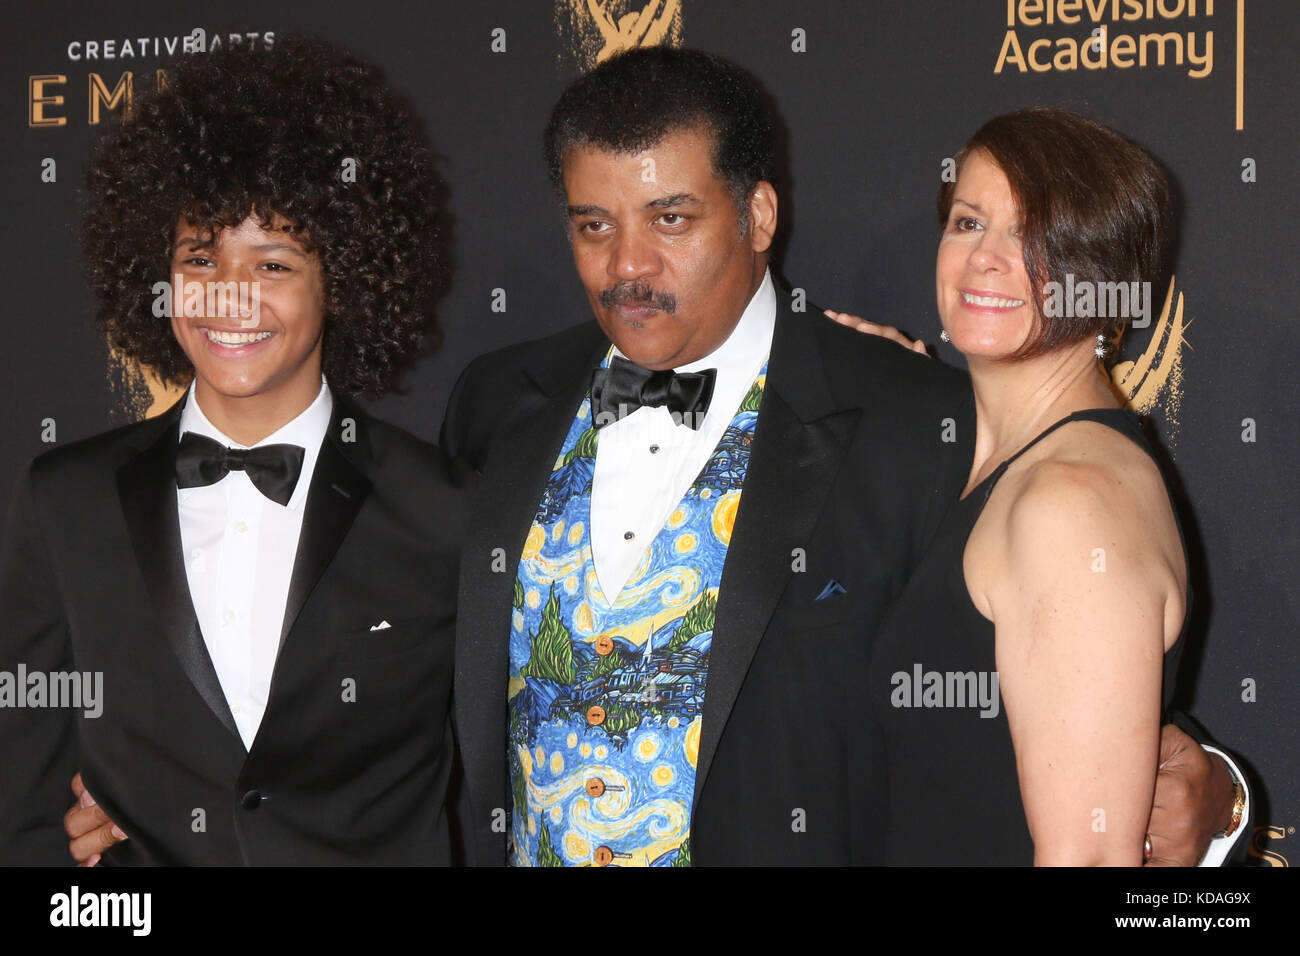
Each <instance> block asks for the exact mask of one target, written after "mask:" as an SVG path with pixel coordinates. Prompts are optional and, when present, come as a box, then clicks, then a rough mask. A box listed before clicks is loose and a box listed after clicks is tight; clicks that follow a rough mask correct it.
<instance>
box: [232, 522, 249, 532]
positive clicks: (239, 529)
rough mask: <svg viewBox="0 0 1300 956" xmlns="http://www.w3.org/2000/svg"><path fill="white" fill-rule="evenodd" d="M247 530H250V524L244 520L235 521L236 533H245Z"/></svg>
mask: <svg viewBox="0 0 1300 956" xmlns="http://www.w3.org/2000/svg"><path fill="white" fill-rule="evenodd" d="M247 530H248V525H246V524H245V523H244V522H242V521H236V522H235V533H236V534H243V533H244V532H245V531H247Z"/></svg>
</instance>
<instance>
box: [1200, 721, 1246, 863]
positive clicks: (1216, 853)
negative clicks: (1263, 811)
mask: <svg viewBox="0 0 1300 956" xmlns="http://www.w3.org/2000/svg"><path fill="white" fill-rule="evenodd" d="M1201 748H1202V749H1203V750H1205V752H1206V753H1212V754H1218V755H1219V756H1220V757H1222V758H1223V762H1224V763H1226V764H1227V765H1228V770H1229V771H1230V772H1231V773H1232V776H1233V778H1234V779H1235V780H1236V781H1237V782H1238V783H1240V784H1241V789H1242V792H1243V793H1245V795H1246V805H1245V807H1244V808H1243V809H1242V812H1241V825H1240V826H1238V827H1237V829H1236V832H1234V833H1233V834H1232V835H1231V836H1217V837H1213V838H1211V840H1210V848H1209V849H1208V850H1206V851H1205V856H1204V857H1203V858H1202V859H1201V862H1200V863H1199V864H1197V865H1198V866H1223V861H1224V860H1226V859H1227V858H1228V855H1229V854H1230V853H1232V848H1233V847H1234V846H1236V845H1237V841H1238V840H1240V839H1241V837H1242V834H1244V833H1245V832H1246V822H1247V821H1248V820H1249V819H1250V785H1249V784H1248V783H1246V775H1245V774H1243V773H1242V772H1241V771H1240V770H1239V769H1238V768H1237V765H1236V764H1235V763H1233V762H1232V758H1231V757H1229V756H1228V755H1227V754H1226V753H1224V752H1223V751H1222V750H1220V749H1219V748H1218V747H1211V746H1209V745H1208V744H1201Z"/></svg>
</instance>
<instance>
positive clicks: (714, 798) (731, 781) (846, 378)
mask: <svg viewBox="0 0 1300 956" xmlns="http://www.w3.org/2000/svg"><path fill="white" fill-rule="evenodd" d="M608 348H609V341H608V339H606V337H605V336H604V335H603V333H602V332H601V330H600V328H599V326H598V325H597V324H596V323H595V322H588V323H586V324H585V325H580V326H577V327H575V328H572V329H569V330H567V331H565V332H561V333H559V334H557V335H553V336H550V337H549V338H544V339H540V340H538V341H535V342H528V343H524V344H521V345H515V346H511V347H509V348H506V349H503V350H501V351H498V352H494V353H491V354H489V355H485V356H483V357H481V358H479V359H477V360H475V361H474V362H473V363H471V365H470V366H469V367H468V368H467V369H466V370H465V372H464V373H463V375H462V376H461V379H460V381H459V382H458V383H457V385H456V388H455V389H454V391H453V395H452V397H451V400H450V402H449V405H448V409H447V414H446V418H445V420H444V423H443V430H442V438H441V440H440V444H441V446H442V448H443V449H444V451H446V452H447V453H448V454H449V455H452V456H456V457H459V458H461V459H463V460H464V462H466V463H467V464H468V465H469V466H471V467H472V468H474V469H475V470H476V471H478V472H479V473H480V474H481V480H480V483H479V489H478V493H477V495H476V503H475V506H474V517H473V520H472V521H471V524H470V530H469V532H468V534H469V537H468V539H467V544H466V548H465V551H464V555H463V560H462V568H461V586H460V619H459V624H458V632H457V640H456V689H455V694H456V718H457V722H458V727H459V733H460V743H461V756H462V759H463V762H464V768H465V779H466V784H467V788H468V790H467V794H466V797H467V811H466V813H467V829H468V839H469V841H470V847H471V851H472V854H473V856H472V860H473V862H476V863H480V864H489V865H499V864H502V863H504V861H505V856H506V849H505V813H504V812H503V811H504V808H506V807H507V806H508V802H507V801H508V796H507V791H508V780H507V771H506V757H507V752H506V746H507V744H506V680H507V676H508V673H507V669H508V635H509V629H510V614H511V600H512V594H513V585H514V579H515V574H516V570H517V566H518V561H519V558H520V554H521V552H522V550H523V545H524V539H525V536H526V535H527V533H528V529H529V527H530V525H531V523H532V520H533V517H534V514H535V511H536V508H537V504H538V500H539V498H540V497H541V494H542V489H543V486H544V484H545V481H546V479H547V477H548V476H549V474H550V472H551V468H552V466H553V464H554V462H555V459H556V456H557V454H558V452H559V449H560V446H561V443H562V441H563V439H564V436H565V433H566V431H567V429H568V428H569V426H570V424H571V423H572V421H573V417H574V415H575V414H576V412H577V409H578V405H579V403H580V401H581V400H582V398H583V396H584V395H585V394H586V392H587V389H588V387H589V385H590V383H591V373H592V370H593V369H594V368H595V367H596V366H597V365H598V363H599V362H600V359H601V358H602V357H603V355H604V354H605V351H606V350H607V349H608ZM973 420H974V410H973V398H972V394H971V390H970V382H969V378H967V376H966V375H965V374H964V373H962V372H958V371H956V370H954V369H952V368H949V367H945V366H944V365H942V364H940V363H938V362H936V361H933V360H930V359H927V358H924V357H922V356H919V355H916V354H915V353H912V352H909V351H908V350H906V349H903V348H901V347H899V346H898V345H897V344H895V343H893V342H889V341H886V340H884V339H881V338H878V337H876V336H871V335H863V334H861V333H858V332H855V331H852V330H850V329H847V328H845V327H843V326H840V325H837V324H835V323H833V322H830V321H829V320H827V319H826V318H824V317H823V316H822V315H821V314H820V312H817V313H803V312H796V311H793V309H792V305H791V300H790V299H789V298H788V297H784V296H778V303H777V318H776V328H775V332H774V338H773V343H772V352H771V357H770V360H769V363H768V372H767V384H766V387H765V390H764V392H763V399H762V405H761V407H760V410H759V418H758V424H757V430H756V433H755V436H754V442H753V445H752V449H751V457H750V463H749V470H748V474H747V476H746V479H745V486H744V493H743V495H742V497H741V504H740V509H739V512H738V514H737V516H736V521H735V526H734V529H733V532H732V538H731V544H730V549H729V551H728V554H727V561H726V565H725V568H724V570H723V577H722V579H721V582H720V594H719V603H718V609H717V623H716V626H715V629H714V635H713V644H712V651H711V657H710V664H709V675H708V693H707V694H706V695H705V700H704V709H703V724H702V729H701V739H700V745H699V757H698V763H697V775H696V780H695V794H694V804H693V816H692V822H691V849H692V856H693V860H694V862H695V863H697V864H704V865H708V864H744V865H749V864H760V865H761V864H840V863H853V862H873V861H875V860H877V859H879V839H880V833H881V824H882V819H883V804H882V790H881V783H882V781H881V779H880V774H879V770H880V762H879V754H878V744H877V743H876V742H875V741H876V740H877V739H878V738H877V736H876V735H875V734H874V732H872V731H871V729H870V728H869V726H868V725H869V724H870V714H869V707H868V702H867V700H866V696H865V695H866V692H867V683H866V681H867V665H868V661H869V657H870V650H871V639H872V636H873V635H874V633H875V631H876V627H877V625H878V624H879V623H880V620H881V618H882V615H883V614H884V612H885V610H886V608H887V607H888V606H889V604H890V603H891V601H892V600H893V598H894V597H895V596H896V595H897V593H898V592H899V591H900V590H901V588H902V586H903V584H904V583H905V582H906V580H907V578H908V575H909V574H910V572H911V569H912V566H913V564H914V562H915V560H916V559H917V557H918V556H919V554H920V553H921V550H922V548H923V546H924V544H925V543H926V541H927V539H928V537H929V536H930V534H931V532H932V531H933V530H934V528H935V527H936V526H937V523H938V520H939V518H940V517H941V516H942V514H943V512H944V510H946V508H947V507H948V505H949V504H950V503H951V502H952V501H954V500H955V499H956V498H957V495H958V494H959V492H960V489H961V487H962V484H963V483H964V481H965V479H966V477H967V471H968V469H969V467H970V461H971V453H972V448H973V441H974V425H973Z"/></svg>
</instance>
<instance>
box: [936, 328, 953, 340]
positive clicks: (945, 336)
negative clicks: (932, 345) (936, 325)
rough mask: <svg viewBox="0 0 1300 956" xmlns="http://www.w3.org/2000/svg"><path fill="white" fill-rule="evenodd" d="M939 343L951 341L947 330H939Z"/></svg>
mask: <svg viewBox="0 0 1300 956" xmlns="http://www.w3.org/2000/svg"><path fill="white" fill-rule="evenodd" d="M939 341H940V342H951V341H952V336H950V335H949V334H948V330H947V329H941V330H940V332H939Z"/></svg>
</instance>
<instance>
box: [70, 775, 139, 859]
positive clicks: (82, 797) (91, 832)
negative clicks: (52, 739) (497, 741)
mask: <svg viewBox="0 0 1300 956" xmlns="http://www.w3.org/2000/svg"><path fill="white" fill-rule="evenodd" d="M72 794H73V796H74V797H76V803H74V804H73V805H72V807H71V808H70V809H69V810H68V812H67V813H65V814H64V815H63V829H64V831H65V832H66V833H67V834H68V852H69V853H71V854H72V858H73V859H74V860H76V861H77V866H94V865H95V864H96V863H98V862H99V858H100V855H101V854H102V853H103V852H104V851H105V850H107V849H108V848H109V847H111V846H112V845H113V844H115V843H121V842H122V841H123V840H125V839H126V838H127V836H126V834H125V833H123V832H122V830H121V828H120V827H118V825H117V824H116V823H114V822H113V821H112V820H110V819H109V818H108V815H107V814H106V813H104V811H103V810H101V809H100V807H99V804H97V803H95V798H94V797H92V796H91V795H90V791H89V790H87V789H86V785H85V784H84V783H83V782H82V780H81V774H77V775H76V776H75V777H73V778H72Z"/></svg>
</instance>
